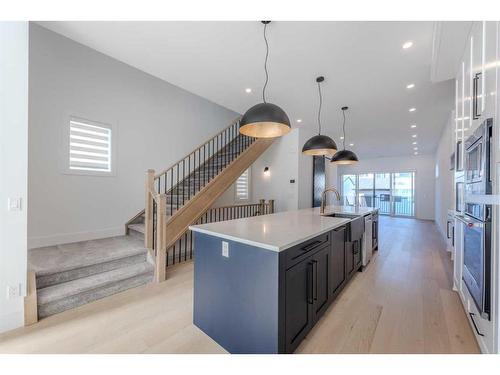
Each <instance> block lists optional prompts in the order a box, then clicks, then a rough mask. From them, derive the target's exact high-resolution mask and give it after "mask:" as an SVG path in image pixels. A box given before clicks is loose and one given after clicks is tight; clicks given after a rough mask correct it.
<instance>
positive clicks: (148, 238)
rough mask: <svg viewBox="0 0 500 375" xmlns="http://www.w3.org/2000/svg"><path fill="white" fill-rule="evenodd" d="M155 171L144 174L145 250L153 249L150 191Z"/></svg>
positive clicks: (152, 188)
mask: <svg viewBox="0 0 500 375" xmlns="http://www.w3.org/2000/svg"><path fill="white" fill-rule="evenodd" d="M154 181H155V170H154V169H148V171H147V172H146V183H145V190H146V205H145V206H144V207H145V210H144V246H145V247H146V249H152V248H153V197H152V196H151V191H154V187H153V185H154Z"/></svg>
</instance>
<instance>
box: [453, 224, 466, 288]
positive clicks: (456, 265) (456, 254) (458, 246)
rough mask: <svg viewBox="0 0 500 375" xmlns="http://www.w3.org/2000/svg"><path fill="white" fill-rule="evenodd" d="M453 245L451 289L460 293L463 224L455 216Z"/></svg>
mask: <svg viewBox="0 0 500 375" xmlns="http://www.w3.org/2000/svg"><path fill="white" fill-rule="evenodd" d="M454 227H455V233H454V234H455V241H454V243H455V246H454V247H453V289H454V290H456V291H457V292H459V293H460V294H462V263H463V252H464V246H463V224H462V221H460V220H459V219H457V218H455V223H454Z"/></svg>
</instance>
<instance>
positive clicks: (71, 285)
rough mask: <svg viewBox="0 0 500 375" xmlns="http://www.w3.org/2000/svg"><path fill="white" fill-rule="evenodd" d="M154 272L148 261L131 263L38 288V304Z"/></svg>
mask: <svg viewBox="0 0 500 375" xmlns="http://www.w3.org/2000/svg"><path fill="white" fill-rule="evenodd" d="M153 273H154V266H153V265H152V264H151V263H149V262H142V263H138V264H133V265H130V266H127V267H121V268H117V269H114V270H111V271H107V272H102V273H98V274H95V275H91V276H87V277H83V278H80V279H76V280H72V281H68V282H65V283H61V284H57V285H52V286H49V287H46V288H42V289H38V291H37V297H38V305H45V304H49V303H51V302H55V301H59V300H63V299H67V298H69V297H71V296H75V295H78V294H82V293H85V292H89V291H92V290H96V289H99V288H102V287H105V286H107V285H109V284H113V283H116V282H119V281H122V280H127V279H130V278H133V277H136V276H139V275H145V274H150V275H151V276H152V275H153Z"/></svg>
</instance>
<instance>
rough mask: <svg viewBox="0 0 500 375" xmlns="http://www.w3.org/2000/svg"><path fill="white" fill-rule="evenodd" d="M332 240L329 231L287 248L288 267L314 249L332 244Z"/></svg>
mask: <svg viewBox="0 0 500 375" xmlns="http://www.w3.org/2000/svg"><path fill="white" fill-rule="evenodd" d="M330 241H331V235H330V232H327V233H323V234H321V235H319V236H317V237H314V238H311V239H310V240H307V241H305V242H302V243H301V244H299V245H295V246H293V247H291V248H290V249H287V250H285V251H286V267H287V268H288V267H291V266H293V265H294V264H297V263H298V262H300V261H301V260H302V259H304V258H306V257H307V256H309V255H310V254H312V252H314V250H319V249H321V248H323V247H325V246H326V245H330Z"/></svg>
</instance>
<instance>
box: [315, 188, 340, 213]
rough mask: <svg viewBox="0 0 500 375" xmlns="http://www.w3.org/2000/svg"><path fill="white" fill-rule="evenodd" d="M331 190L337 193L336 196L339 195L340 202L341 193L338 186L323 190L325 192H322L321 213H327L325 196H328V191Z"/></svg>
mask: <svg viewBox="0 0 500 375" xmlns="http://www.w3.org/2000/svg"><path fill="white" fill-rule="evenodd" d="M329 191H333V192H334V193H335V196H336V197H337V200H338V201H339V202H340V194H339V191H338V190H337V189H336V188H334V187H330V188H328V189H325V190H323V192H322V193H321V207H320V209H319V213H320V214H324V213H325V202H326V199H325V198H326V193H328V192H329Z"/></svg>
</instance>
